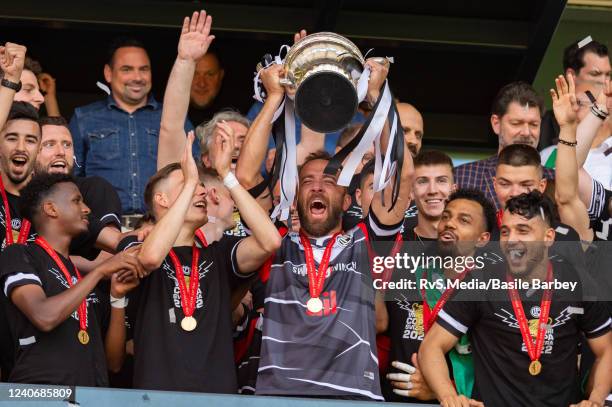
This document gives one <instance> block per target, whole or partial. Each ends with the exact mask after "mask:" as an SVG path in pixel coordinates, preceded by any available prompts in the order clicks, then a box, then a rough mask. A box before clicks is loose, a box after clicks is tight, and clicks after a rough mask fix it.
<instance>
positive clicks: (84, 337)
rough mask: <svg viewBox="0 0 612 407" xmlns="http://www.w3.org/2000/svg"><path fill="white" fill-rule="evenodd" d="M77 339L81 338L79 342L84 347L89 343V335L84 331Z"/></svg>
mask: <svg viewBox="0 0 612 407" xmlns="http://www.w3.org/2000/svg"><path fill="white" fill-rule="evenodd" d="M77 338H79V342H81V344H83V345H87V344H88V343H89V334H88V333H87V331H85V330H83V329H81V330H79V333H78V334H77Z"/></svg>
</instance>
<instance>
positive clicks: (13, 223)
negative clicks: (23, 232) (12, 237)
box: [11, 219, 21, 230]
mask: <svg viewBox="0 0 612 407" xmlns="http://www.w3.org/2000/svg"><path fill="white" fill-rule="evenodd" d="M11 227H12V228H13V229H16V230H19V229H21V219H11Z"/></svg>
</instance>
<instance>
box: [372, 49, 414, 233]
mask: <svg viewBox="0 0 612 407" xmlns="http://www.w3.org/2000/svg"><path fill="white" fill-rule="evenodd" d="M367 64H368V65H369V66H370V69H371V74H370V82H369V83H368V94H367V100H368V102H369V103H370V104H371V105H373V104H374V103H376V100H377V99H378V96H379V94H380V89H381V87H382V85H383V84H384V82H385V79H386V78H387V75H388V73H389V68H388V66H387V65H383V64H379V63H377V62H374V61H372V60H368V62H367ZM392 103H394V102H392ZM389 126H390V124H389V123H388V122H387V123H386V124H385V127H384V128H383V135H382V139H381V148H382V151H385V150H386V148H387V143H388V139H389V131H390V129H389ZM398 126H399V123H398ZM400 128H401V127H400ZM399 141H400V142H403V137H402V139H401V140H399ZM413 175H414V167H413V162H412V155H411V154H410V152H409V151H407V149H406V148H404V162H403V164H402V173H401V178H400V186H399V193H398V195H397V202H396V204H395V207H394V208H393V210H391V211H389V208H390V207H391V196H392V192H393V185H394V183H393V181H392V182H389V185H387V186H386V187H385V188H384V189H383V190H382V191H378V192H376V193H375V194H374V197H373V198H372V204H371V209H370V210H372V211H374V213H375V214H376V217H377V218H378V220H379V221H380V222H381V223H382V224H383V225H389V226H391V225H396V224H398V223H400V222H401V221H402V220H403V219H404V214H405V212H406V209H407V208H408V205H409V204H410V192H411V190H412V178H413ZM383 194H384V198H383ZM383 202H384V203H385V205H384V206H383Z"/></svg>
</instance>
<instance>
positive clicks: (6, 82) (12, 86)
mask: <svg viewBox="0 0 612 407" xmlns="http://www.w3.org/2000/svg"><path fill="white" fill-rule="evenodd" d="M0 85H2V86H4V87H5V88H9V89H13V90H14V91H15V92H19V91H20V90H21V81H19V82H11V81H9V80H8V79H6V78H2V81H0Z"/></svg>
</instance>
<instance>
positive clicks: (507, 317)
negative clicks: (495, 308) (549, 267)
mask: <svg viewBox="0 0 612 407" xmlns="http://www.w3.org/2000/svg"><path fill="white" fill-rule="evenodd" d="M540 312H541V310H540V307H539V306H533V307H532V308H531V309H530V311H529V313H530V315H531V316H533V317H534V319H530V320H528V321H527V324H528V326H529V333H530V334H531V337H532V339H533V340H535V338H536V337H537V335H538V328H539V325H540V319H539V318H540ZM582 312H584V311H583V309H582V308H578V307H572V306H567V307H565V308H564V309H563V310H562V311H561V312H560V313H559V315H557V317H555V318H554V319H553V318H552V317H549V318H548V321H547V322H546V325H547V326H546V335H545V336H544V347H543V349H542V353H544V354H551V353H552V350H553V346H554V342H555V335H554V328H556V327H558V326H561V325H564V324H565V323H566V322H567V321H569V320H570V319H571V318H572V315H573V314H580V313H582ZM535 315H537V317H535ZM495 316H497V317H499V318H500V320H501V321H502V322H503V323H504V324H506V325H507V326H509V327H510V328H515V329H520V328H519V324H518V321H517V319H516V317H515V316H514V312H513V311H508V310H505V309H504V308H502V309H501V310H500V312H499V313H495ZM521 343H522V345H521V350H522V351H523V352H527V348H526V347H525V343H523V342H522V341H521Z"/></svg>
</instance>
